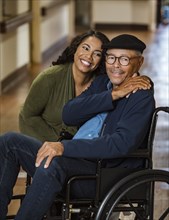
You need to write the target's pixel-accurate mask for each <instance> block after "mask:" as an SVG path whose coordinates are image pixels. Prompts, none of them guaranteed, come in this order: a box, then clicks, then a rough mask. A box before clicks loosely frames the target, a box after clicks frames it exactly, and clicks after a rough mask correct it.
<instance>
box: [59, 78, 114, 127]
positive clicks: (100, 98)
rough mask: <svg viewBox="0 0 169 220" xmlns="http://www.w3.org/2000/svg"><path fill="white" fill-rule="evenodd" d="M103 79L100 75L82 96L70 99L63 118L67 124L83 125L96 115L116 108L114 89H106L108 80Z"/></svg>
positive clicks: (64, 109)
mask: <svg viewBox="0 0 169 220" xmlns="http://www.w3.org/2000/svg"><path fill="white" fill-rule="evenodd" d="M103 79H104V78H102V77H98V78H97V79H96V80H95V81H94V82H93V83H92V85H91V86H90V87H89V88H88V89H87V90H85V91H84V92H83V93H82V94H81V95H80V96H78V97H76V98H74V99H73V100H70V101H69V102H68V103H67V104H66V105H65V106H64V108H63V112H62V118H63V121H64V123H65V124H67V125H69V126H81V125H82V124H83V123H85V122H86V121H88V120H89V119H91V118H92V117H94V116H95V115H97V114H99V113H103V112H108V111H111V110H112V109H113V108H114V103H113V100H112V95H111V92H112V91H111V90H107V89H105V85H107V82H106V83H103ZM103 85H104V86H103ZM98 88H100V89H99V90H98Z"/></svg>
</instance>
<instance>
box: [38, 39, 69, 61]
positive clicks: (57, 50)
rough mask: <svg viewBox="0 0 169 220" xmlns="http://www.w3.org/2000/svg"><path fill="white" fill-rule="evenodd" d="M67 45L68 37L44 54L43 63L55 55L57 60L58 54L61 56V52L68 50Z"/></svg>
mask: <svg viewBox="0 0 169 220" xmlns="http://www.w3.org/2000/svg"><path fill="white" fill-rule="evenodd" d="M67 45H68V36H65V37H63V38H62V39H61V40H59V41H57V42H56V43H55V44H53V45H52V46H51V47H49V48H48V49H47V50H46V51H44V52H43V53H42V60H43V62H44V61H46V60H48V59H49V58H50V57H52V56H53V55H55V54H56V58H57V56H58V54H59V55H60V50H63V49H64V48H66V46H67Z"/></svg>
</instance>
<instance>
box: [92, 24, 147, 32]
mask: <svg viewBox="0 0 169 220" xmlns="http://www.w3.org/2000/svg"><path fill="white" fill-rule="evenodd" d="M94 26H95V29H97V30H98V29H101V30H110V31H111V30H114V31H116V30H122V31H123V30H132V31H133V30H137V31H147V30H148V25H144V24H107V23H104V24H101V23H95V25H94Z"/></svg>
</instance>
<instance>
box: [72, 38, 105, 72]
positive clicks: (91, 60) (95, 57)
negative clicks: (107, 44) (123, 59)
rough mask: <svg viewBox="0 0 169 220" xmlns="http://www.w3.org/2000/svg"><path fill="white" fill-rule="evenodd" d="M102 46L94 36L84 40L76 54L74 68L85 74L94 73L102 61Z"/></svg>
mask: <svg viewBox="0 0 169 220" xmlns="http://www.w3.org/2000/svg"><path fill="white" fill-rule="evenodd" d="M101 46H102V42H101V41H100V40H99V39H98V38H96V37H94V36H90V37H87V38H86V39H84V40H83V41H82V43H81V44H79V46H78V47H77V50H76V52H75V54H74V68H76V70H78V71H80V72H83V73H88V72H92V71H94V70H95V69H96V68H97V67H98V65H99V63H100V61H101V57H102V49H101Z"/></svg>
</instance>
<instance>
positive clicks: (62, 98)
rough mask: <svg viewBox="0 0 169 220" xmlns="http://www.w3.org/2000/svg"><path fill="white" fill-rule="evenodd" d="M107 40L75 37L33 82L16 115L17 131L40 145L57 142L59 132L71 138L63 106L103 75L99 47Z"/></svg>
mask: <svg viewBox="0 0 169 220" xmlns="http://www.w3.org/2000/svg"><path fill="white" fill-rule="evenodd" d="M108 42H109V39H108V38H107V37H106V36H105V35H104V34H103V33H101V32H96V31H93V30H90V31H88V32H86V33H83V34H82V35H79V36H77V37H75V38H74V39H73V40H72V42H71V43H70V45H69V46H68V47H67V48H66V49H65V50H64V51H63V53H62V55H61V56H60V57H59V58H58V60H57V61H56V62H53V63H52V64H53V66H52V67H49V68H48V69H46V70H44V71H43V72H42V73H40V74H39V76H38V77H37V78H36V79H35V80H34V82H33V84H32V86H31V88H30V91H29V94H28V96H27V98H26V100H25V103H24V105H23V108H22V109H21V111H20V114H19V126H20V131H21V132H22V133H24V134H27V135H29V136H32V137H35V138H37V139H39V140H41V141H46V140H48V141H56V140H57V139H58V137H59V134H60V132H61V130H62V129H65V130H67V131H69V132H70V133H71V134H72V135H73V134H74V133H75V132H76V128H75V127H67V126H66V125H64V124H63V122H62V119H61V113H62V108H63V106H64V104H65V103H66V102H67V101H68V100H70V99H72V98H74V97H76V96H78V95H80V94H81V92H82V91H84V90H85V89H86V88H87V87H88V86H89V85H90V83H91V82H92V81H93V79H94V78H95V77H96V76H97V75H98V74H102V73H105V68H104V61H103V58H102V49H101V47H102V44H103V43H104V44H105V43H108Z"/></svg>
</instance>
